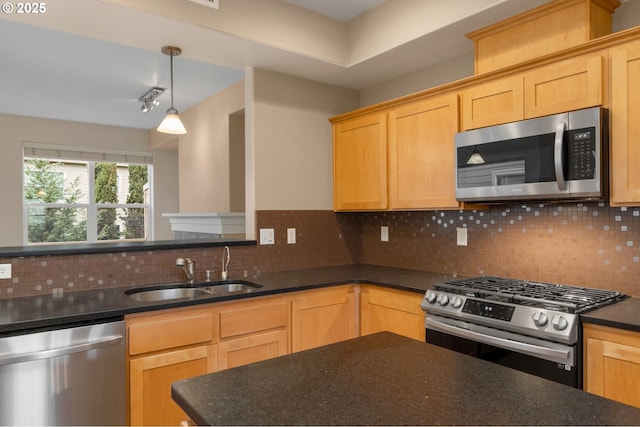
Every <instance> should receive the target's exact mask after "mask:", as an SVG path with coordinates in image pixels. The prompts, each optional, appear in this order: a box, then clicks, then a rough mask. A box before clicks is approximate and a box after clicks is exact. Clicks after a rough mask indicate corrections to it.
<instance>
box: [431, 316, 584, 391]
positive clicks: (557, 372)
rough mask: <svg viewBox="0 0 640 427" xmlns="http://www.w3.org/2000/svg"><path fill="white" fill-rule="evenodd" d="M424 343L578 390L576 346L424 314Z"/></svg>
mask: <svg viewBox="0 0 640 427" xmlns="http://www.w3.org/2000/svg"><path fill="white" fill-rule="evenodd" d="M425 326H426V334H427V342H428V343H431V344H435V345H438V346H440V347H444V348H448V349H450V350H454V351H458V352H460V353H465V354H468V355H471V356H474V357H477V358H480V359H484V360H488V361H490V362H494V363H497V364H499V365H502V366H506V367H509V368H513V369H517V370H519V371H523V372H527V373H529V374H533V375H537V376H539V377H542V378H546V379H548V380H552V381H555V382H559V383H561V384H565V385H569V386H571V387H580V380H581V378H580V374H579V371H580V369H579V367H578V363H577V354H576V346H570V345H566V344H559V343H555V342H551V341H545V340H541V339H538V338H533V337H528V336H525V335H520V334H515V333H512V332H507V331H502V330H499V329H495V328H489V327H486V326H481V325H477V324H474V323H468V322H464V321H461V320H455V319H450V318H448V317H442V316H436V315H432V314H427V315H426V317H425Z"/></svg>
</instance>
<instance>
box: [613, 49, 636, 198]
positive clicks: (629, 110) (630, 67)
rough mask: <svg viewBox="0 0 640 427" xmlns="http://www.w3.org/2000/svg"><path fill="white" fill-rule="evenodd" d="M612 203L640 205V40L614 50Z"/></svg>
mask: <svg viewBox="0 0 640 427" xmlns="http://www.w3.org/2000/svg"><path fill="white" fill-rule="evenodd" d="M610 58H611V123H610V127H611V145H610V156H611V175H610V176H611V194H610V198H611V200H610V203H611V205H612V206H638V205H640V167H638V164H639V160H640V79H639V78H638V76H640V41H634V42H630V43H626V44H623V45H620V46H617V47H615V48H612V49H611V50H610Z"/></svg>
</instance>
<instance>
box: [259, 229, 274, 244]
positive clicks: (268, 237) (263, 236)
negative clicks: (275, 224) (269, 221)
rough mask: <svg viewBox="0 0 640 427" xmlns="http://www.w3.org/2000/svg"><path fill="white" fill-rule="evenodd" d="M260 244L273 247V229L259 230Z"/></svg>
mask: <svg viewBox="0 0 640 427" xmlns="http://www.w3.org/2000/svg"><path fill="white" fill-rule="evenodd" d="M260 244H261V245H273V244H275V237H274V232H273V228H261V229H260Z"/></svg>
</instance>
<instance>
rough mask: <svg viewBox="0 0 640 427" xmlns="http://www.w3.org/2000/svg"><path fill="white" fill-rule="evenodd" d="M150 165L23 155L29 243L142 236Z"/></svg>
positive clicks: (147, 211) (141, 237)
mask: <svg viewBox="0 0 640 427" xmlns="http://www.w3.org/2000/svg"><path fill="white" fill-rule="evenodd" d="M149 172H150V165H147V164H127V163H120V162H117V163H116V162H94V161H77V160H61V159H51V158H32V157H25V160H24V174H25V179H24V204H25V215H26V218H27V220H26V221H25V223H26V224H25V226H26V233H25V235H26V237H27V243H28V244H41V243H54V242H89V243H92V242H98V241H114V240H132V239H135V240H144V239H147V236H148V232H147V231H148V222H149V220H148V218H149V212H150V205H149V203H148V197H145V195H146V194H148V191H149Z"/></svg>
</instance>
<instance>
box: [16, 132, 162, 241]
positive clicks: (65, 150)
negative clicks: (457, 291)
mask: <svg viewBox="0 0 640 427" xmlns="http://www.w3.org/2000/svg"><path fill="white" fill-rule="evenodd" d="M29 158H37V159H46V160H50V161H52V162H55V161H73V162H78V163H83V164H86V167H87V174H88V176H87V181H88V182H87V186H88V194H87V199H88V202H87V203H38V202H28V201H27V200H26V198H25V185H26V164H27V159H29ZM96 163H115V164H117V165H127V166H128V165H146V166H147V168H148V169H147V174H148V176H147V185H148V186H149V200H148V202H147V203H96V202H95V200H96V187H95V165H96ZM117 184H118V186H119V185H120V184H121V183H120V176H117ZM153 188H154V184H153V157H152V154H151V152H133V151H124V150H95V149H88V148H84V147H82V148H80V147H65V146H54V145H49V144H40V143H24V144H23V150H22V213H23V214H22V241H23V244H24V246H42V245H59V244H71V245H73V244H94V243H98V244H99V243H114V242H140V241H152V240H153V230H154V226H153V193H154V191H153ZM33 207H42V208H44V209H47V208H71V209H75V208H80V209H86V215H87V218H86V221H87V224H86V225H87V234H86V240H82V241H72V242H68V241H61V242H29V208H33ZM101 208H106V209H128V208H129V209H130V208H134V209H146V210H147V215H146V218H145V219H146V220H147V221H146V230H147V232H146V238H135V239H125V238H123V239H116V240H113V239H111V240H98V211H99V209H101Z"/></svg>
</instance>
